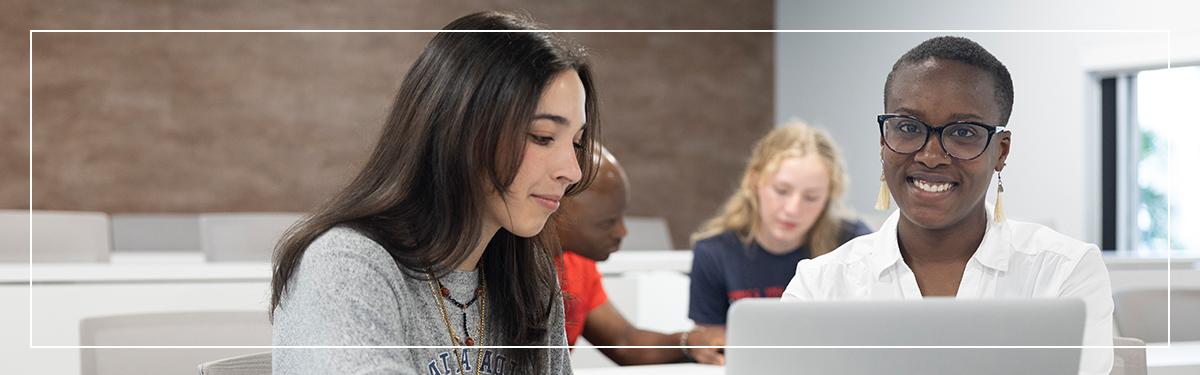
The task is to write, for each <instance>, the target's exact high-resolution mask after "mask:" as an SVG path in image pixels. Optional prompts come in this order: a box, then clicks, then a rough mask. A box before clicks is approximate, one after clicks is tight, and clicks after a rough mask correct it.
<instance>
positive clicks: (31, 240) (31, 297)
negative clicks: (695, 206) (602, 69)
mask: <svg viewBox="0 0 1200 375" xmlns="http://www.w3.org/2000/svg"><path fill="white" fill-rule="evenodd" d="M55 32H66V34H71V32H109V34H112V32H115V34H130V32H156V34H193V32H194V34H211V32H217V34H251V32H256V34H274V32H428V34H437V32H756V34H763V32H770V34H791V32H804V34H871V32H901V34H930V32H942V34H1036V32H1046V34H1073V32H1078V34H1163V35H1165V36H1166V69H1171V31H1170V30H1136V29H1135V30H1078V29H1074V30H1073V29H1067V30H966V29H958V30H955V29H950V30H944V29H943V30H937V29H931V30H536V31H529V30H29V207H30V212H29V236H30V238H29V313H30V314H29V349H272V350H274V349H463V347H466V346H452V345H444V346H420V345H398V346H330V345H312V346H274V345H269V346H260V345H242V346H238V345H234V346H217V345H179V346H144V345H107V346H106V345H90V346H84V345H34V314H32V313H34V238H32V236H34V210H32V208H34V35H35V34H55ZM1166 153H1168V155H1171V137H1166ZM1166 174H1168V190H1166V191H1168V192H1166V203H1168V212H1166V216H1168V226H1166V228H1168V230H1166V243H1168V249H1166V250H1168V251H1166V288H1168V291H1170V290H1171V267H1170V263H1171V252H1172V250H1171V248H1170V243H1171V242H1170V239H1171V230H1170V227H1171V226H1170V218H1171V213H1170V202H1171V191H1172V189H1171V183H1172V179H1171V162H1170V157H1168V160H1166ZM1170 306H1171V297H1170V292H1168V297H1166V308H1168V309H1166V327H1168V334H1166V345H1165V346H1115V345H1108V346H1088V345H1075V346H937V345H919V346H905V345H888V346H878V345H863V346H845V345H842V346H816V345H799V346H797V345H739V346H702V345H694V346H662V345H626V346H616V345H606V346H593V347H595V349H678V347H689V349H1142V347H1145V349H1160V347H1171V335H1170V327H1171V313H1170ZM478 347H486V349H522V347H523V349H568V347H570V346H551V345H539V346H512V345H487V346H470V349H478Z"/></svg>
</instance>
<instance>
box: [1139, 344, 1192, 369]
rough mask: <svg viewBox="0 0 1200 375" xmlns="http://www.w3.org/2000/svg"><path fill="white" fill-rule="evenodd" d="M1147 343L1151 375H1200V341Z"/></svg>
mask: <svg viewBox="0 0 1200 375" xmlns="http://www.w3.org/2000/svg"><path fill="white" fill-rule="evenodd" d="M1166 344H1167V343H1165V342H1154V343H1146V346H1147V348H1146V367H1149V370H1150V371H1149V375H1184V374H1187V375H1196V374H1200V341H1180V342H1172V343H1171V347H1170V348H1155V347H1154V346H1166Z"/></svg>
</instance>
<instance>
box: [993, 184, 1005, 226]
mask: <svg viewBox="0 0 1200 375" xmlns="http://www.w3.org/2000/svg"><path fill="white" fill-rule="evenodd" d="M994 216H995V217H996V218H995V219H996V223H997V224H999V223H1002V222H1004V219H1005V218H1004V179H1003V178H1000V173H996V210H995V215H994Z"/></svg>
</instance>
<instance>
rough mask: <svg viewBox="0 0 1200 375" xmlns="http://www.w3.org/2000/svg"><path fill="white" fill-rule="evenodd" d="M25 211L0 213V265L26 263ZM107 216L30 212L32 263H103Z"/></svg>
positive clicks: (107, 236)
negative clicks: (31, 214) (31, 213)
mask: <svg viewBox="0 0 1200 375" xmlns="http://www.w3.org/2000/svg"><path fill="white" fill-rule="evenodd" d="M29 216H30V214H29V211H27V210H0V241H3V242H0V262H28V261H29V245H30V236H29ZM109 231H110V229H109V222H108V214H106V213H103V212H84V211H42V210H34V211H33V237H32V240H33V241H32V243H33V262H34V263H49V262H55V263H57V262H107V261H108V258H109V254H110V253H111V252H112V240H111V239H110V233H109Z"/></svg>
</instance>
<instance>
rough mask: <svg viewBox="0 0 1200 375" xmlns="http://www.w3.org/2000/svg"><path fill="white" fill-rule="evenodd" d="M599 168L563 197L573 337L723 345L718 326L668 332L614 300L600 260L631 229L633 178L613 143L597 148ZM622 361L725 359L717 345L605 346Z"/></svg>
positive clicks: (564, 265)
mask: <svg viewBox="0 0 1200 375" xmlns="http://www.w3.org/2000/svg"><path fill="white" fill-rule="evenodd" d="M593 154H594V155H597V157H598V159H599V160H598V161H597V162H598V163H599V167H598V168H599V172H598V174H597V175H596V179H595V180H593V181H592V184H591V186H590V187H588V189H587V190H585V191H583V192H581V193H580V194H579V195H577V196H574V197H571V198H569V199H564V200H563V206H562V208H563V212H562V214H561V215H560V216H558V219H559V223H558V224H559V225H558V233H559V238H560V239H561V240H562V245H563V254H562V258H561V260H560V262H559V266H560V268H559V278H560V279H561V282H560V284H561V285H562V288H563V299H564V305H565V306H566V328H567V342H569V343H570V345H572V346H574V345H575V341H576V340H577V339H578V338H579V336H580V334H582V335H583V337H584V338H586V339H587V340H588V342H590V343H592V345H596V346H641V345H645V346H674V345H697V346H720V345H724V344H725V337H724V335H723V333H722V332H719V331H717V330H704V329H698V330H693V331H691V332H677V333H672V334H665V333H659V332H652V331H647V330H642V329H638V328H637V327H634V326H633V325H632V324H630V323H629V321H628V320H626V319H625V317H624V316H622V315H621V312H620V311H617V309H616V307H614V306H613V304H612V303H610V302H609V300H608V295H607V293H606V292H605V291H604V285H603V283H601V275H600V272H599V271H598V270H597V269H596V262H599V261H604V260H606V259H608V256H609V255H611V254H612V253H614V252H616V251H617V249H618V248H619V247H620V246H621V240H622V239H624V238H625V235H626V234H628V232H627V231H626V228H625V220H624V217H625V207H626V206H627V205H628V203H629V199H628V195H627V194H628V191H629V182H628V177H627V176H626V174H625V169H624V168H621V164H620V163H618V162H617V159H616V157H614V156H613V155H612V154H611V153H609V151H608V149H606V148H603V147H599V148H597V149H596V150H594V151H593ZM599 350H600V352H601V353H604V355H605V356H607V357H608V358H609V359H611V360H612V361H613V362H616V363H617V364H619V365H622V366H624V365H641V364H652V363H671V362H681V361H685V360H690V359H694V360H695V361H697V362H700V363H708V364H723V363H724V360H725V359H724V356H723V355H721V354H720V353H718V352H717V350H716V349H712V348H694V349H682V348H601V349H599Z"/></svg>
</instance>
